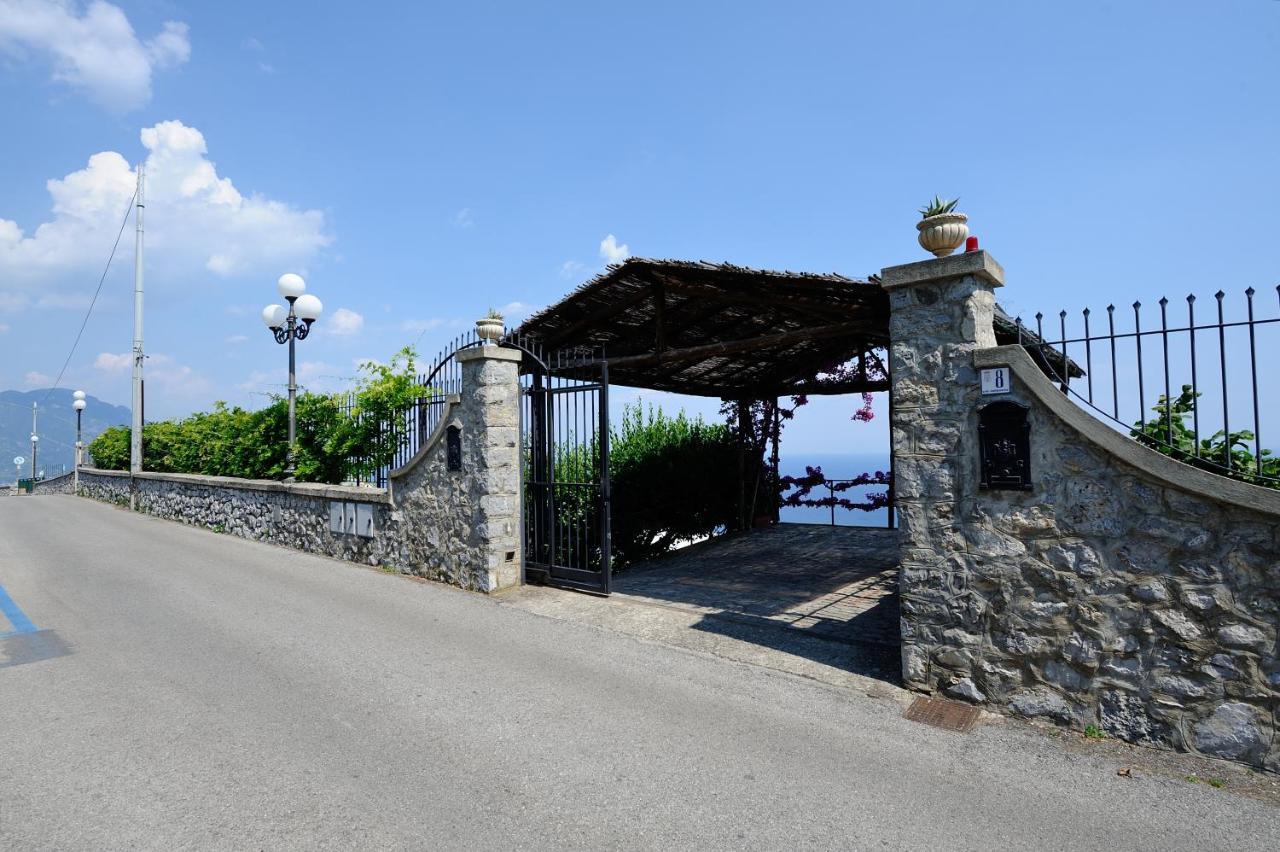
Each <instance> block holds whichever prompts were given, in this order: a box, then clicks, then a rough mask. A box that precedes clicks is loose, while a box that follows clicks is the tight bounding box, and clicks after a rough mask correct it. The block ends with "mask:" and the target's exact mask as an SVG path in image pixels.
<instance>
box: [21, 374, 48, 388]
mask: <svg viewBox="0 0 1280 852" xmlns="http://www.w3.org/2000/svg"><path fill="white" fill-rule="evenodd" d="M22 382H23V384H25V385H26V386H27V387H29V388H38V387H47V386H48V385H51V384H53V377H52V376H47V375H45V374H44V373H38V372H36V371H35V370H32V371H31V372H30V373H27V374H26V375H25V376H23V377H22Z"/></svg>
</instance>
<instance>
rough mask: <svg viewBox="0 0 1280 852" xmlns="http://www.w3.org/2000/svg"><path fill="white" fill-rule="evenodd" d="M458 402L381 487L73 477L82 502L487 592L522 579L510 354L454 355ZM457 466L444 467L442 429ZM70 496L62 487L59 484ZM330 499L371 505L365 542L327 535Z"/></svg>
mask: <svg viewBox="0 0 1280 852" xmlns="http://www.w3.org/2000/svg"><path fill="white" fill-rule="evenodd" d="M458 357H459V360H460V361H462V393H461V396H460V397H456V398H453V399H451V400H450V401H449V405H448V411H447V413H446V414H445V416H444V418H443V419H442V422H441V427H440V429H439V430H438V432H437V434H436V435H434V436H432V439H431V440H430V441H428V442H427V443H426V444H424V445H423V447H422V448H421V449H420V450H419V452H418V453H417V455H416V456H415V457H414V458H413V459H412V460H411V461H410V462H409V463H408V464H406V465H405V466H404V467H403V468H401V469H400V470H397V471H393V472H392V474H391V488H390V489H376V488H352V487H343V486H329V485H316V484H303V483H281V482H270V481H261V480H236V479H230V478H226V477H205V476H186V475H181V474H155V473H143V474H141V475H139V476H137V477H131V476H130V475H129V474H128V473H127V472H117V471H98V470H92V469H88V470H86V469H82V470H81V473H80V492H79V493H80V494H81V495H82V496H85V497H91V498H94V499H97V500H103V501H106V502H110V503H116V504H118V505H121V506H129V505H131V503H132V504H133V505H135V506H136V508H137V510H138V511H140V512H144V513H146V514H149V515H155V516H156V517H160V518H166V519H169V520H176V521H180V522H182V523H187V524H193V525H195V526H202V527H206V528H208V529H212V530H215V531H217V532H222V533H226V534H229V535H235V536H240V537H241V538H250V539H255V540H258V541H267V542H271V543H273V544H279V545H282V546H285V547H290V548H294V549H296V550H303V551H307V552H309V553H317V554H321V555H325V556H332V557H335V558H338V559H345V560H348V561H352V562H360V563H364V564H367V565H377V566H381V567H384V568H388V569H394V570H397V571H400V572H402V573H411V574H416V575H419V576H422V577H427V578H430V579H433V580H439V581H442V582H446V583H450V584H452V585H455V586H459V587H461V588H464V589H471V590H475V591H481V592H494V591H499V590H501V589H504V588H507V587H510V586H515V585H519V583H520V579H521V565H522V562H521V559H520V557H521V548H520V532H519V530H520V526H519V520H520V499H519V496H520V495H519V482H520V469H519V448H518V445H519V435H518V429H519V424H518V416H519V379H518V364H519V355H518V353H515V352H513V351H511V350H506V349H500V348H499V347H496V346H485V347H477V348H476V349H474V350H464V351H463V352H460V353H459V356H458ZM449 425H453V426H457V427H459V428H460V430H461V435H462V450H463V464H462V470H460V471H449V470H447V464H446V447H445V441H444V439H443V435H444V430H445V428H446V427H447V426H449ZM68 489H69V482H68ZM335 501H340V502H344V503H353V504H360V505H362V506H368V507H370V510H371V512H372V516H373V525H374V534H373V536H372V537H363V536H358V535H354V534H351V533H341V532H339V533H335V532H332V531H331V530H330V507H331V504H332V503H333V502H335Z"/></svg>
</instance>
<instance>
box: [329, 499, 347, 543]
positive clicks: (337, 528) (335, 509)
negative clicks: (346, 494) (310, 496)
mask: <svg viewBox="0 0 1280 852" xmlns="http://www.w3.org/2000/svg"><path fill="white" fill-rule="evenodd" d="M343 518H344V513H343V510H342V503H341V502H340V501H338V500H331V501H329V532H331V533H337V534H338V535H341V534H342V531H343V529H345V528H346V522H345V521H344V520H343Z"/></svg>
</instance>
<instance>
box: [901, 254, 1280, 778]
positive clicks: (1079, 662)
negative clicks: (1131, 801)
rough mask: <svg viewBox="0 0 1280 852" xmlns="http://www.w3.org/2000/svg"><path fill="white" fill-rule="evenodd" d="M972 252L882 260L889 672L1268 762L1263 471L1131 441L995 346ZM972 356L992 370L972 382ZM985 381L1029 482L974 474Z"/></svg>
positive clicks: (1162, 741)
mask: <svg viewBox="0 0 1280 852" xmlns="http://www.w3.org/2000/svg"><path fill="white" fill-rule="evenodd" d="M983 254H984V253H974V254H972V255H961V256H959V257H952V258H944V259H942V260H939V261H925V262H924V263H920V264H911V265H909V266H906V267H895V268H891V269H887V270H884V272H883V273H882V280H883V281H884V282H885V285H886V287H887V288H888V289H889V291H890V300H891V305H892V308H893V317H892V339H893V345H892V359H893V360H892V369H893V387H894V405H895V408H894V418H893V424H892V428H893V429H894V441H895V455H894V461H895V474H896V481H895V491H896V496H897V499H898V509H899V517H900V523H901V526H902V529H903V533H904V535H903V539H904V545H903V560H902V574H901V591H902V634H903V651H902V657H903V674H904V678H905V680H906V682H907V684H908V686H910V687H911V688H913V689H918V690H924V691H941V692H943V693H944V694H946V695H949V696H951V697H954V698H959V699H963V700H967V701H972V702H977V703H985V704H988V705H991V706H993V707H994V708H998V709H1002V710H1004V711H1006V712H1011V713H1015V714H1019V715H1023V716H1030V717H1043V718H1048V719H1052V720H1055V721H1057V722H1060V723H1063V724H1069V725H1072V726H1075V727H1083V726H1085V725H1088V724H1094V725H1097V726H1098V727H1099V728H1100V729H1101V730H1103V731H1105V732H1107V733H1108V734H1110V735H1112V736H1116V737H1120V738H1122V739H1125V740H1129V741H1133V742H1140V743H1145V744H1151V745H1159V746H1165V747H1174V748H1178V749H1184V750H1190V751H1196V752H1200V753H1203V754H1207V755H1212V756H1215V757H1223V758H1229V759H1232V760H1237V761H1242V762H1245V763H1250V764H1253V765H1256V766H1263V767H1267V768H1270V769H1272V770H1280V736H1277V713H1278V712H1280V659H1278V656H1277V623H1278V622H1280V493H1277V492H1273V491H1271V490H1269V489H1262V488H1258V487H1255V486H1250V485H1245V484H1243V483H1238V482H1234V481H1231V480H1228V479H1226V478H1224V477H1219V476H1215V475H1213V474H1209V473H1205V472H1203V471H1198V470H1195V469H1193V468H1190V467H1188V466H1186V465H1182V464H1179V463H1178V462H1175V461H1172V460H1171V459H1168V458H1166V457H1164V456H1161V455H1159V454H1157V453H1155V452H1153V451H1151V450H1148V449H1146V448H1144V447H1141V446H1140V445H1138V444H1137V443H1136V442H1134V441H1132V440H1130V439H1129V438H1127V437H1125V436H1123V435H1120V434H1118V433H1116V432H1114V431H1112V430H1111V429H1109V428H1108V427H1106V426H1104V425H1103V424H1101V423H1100V422H1098V421H1096V420H1094V419H1093V418H1092V417H1091V416H1090V415H1088V414H1086V413H1085V412H1084V411H1082V410H1081V409H1079V408H1078V407H1077V406H1076V405H1075V404H1074V403H1072V402H1070V400H1068V399H1067V398H1065V397H1064V396H1063V394H1062V393H1061V391H1060V390H1058V388H1057V387H1056V386H1055V385H1053V384H1051V383H1050V382H1049V381H1048V380H1047V379H1046V378H1045V376H1044V375H1043V374H1042V373H1041V372H1040V371H1039V370H1038V369H1037V368H1036V367H1035V365H1034V364H1033V362H1032V361H1031V359H1030V358H1029V357H1028V356H1027V355H1026V353H1025V351H1023V350H1022V349H1021V348H1020V347H1016V346H1010V347H999V348H995V347H994V335H993V334H992V330H991V306H992V304H993V293H992V288H993V287H995V286H999V285H1000V283H1001V281H1002V271H1001V270H1000V269H999V267H998V265H996V264H994V261H991V259H990V258H989V257H985V256H982V255H983ZM994 366H1008V367H1010V369H1011V373H1012V376H1013V382H1012V391H1011V393H1009V394H1007V395H1003V396H1001V397H995V398H992V397H983V396H982V395H981V394H980V390H979V387H980V386H979V371H980V370H981V369H982V368H989V367H994ZM993 399H1001V400H1010V401H1012V402H1015V403H1018V404H1020V405H1023V406H1026V407H1027V409H1028V421H1029V424H1030V457H1031V478H1032V487H1031V490H1028V491H1006V490H984V489H982V488H981V487H980V458H979V455H980V454H979V451H978V413H979V411H980V409H981V408H982V407H983V406H984V405H986V404H989V403H990V402H991V401H993Z"/></svg>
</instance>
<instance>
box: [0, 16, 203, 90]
mask: <svg viewBox="0 0 1280 852" xmlns="http://www.w3.org/2000/svg"><path fill="white" fill-rule="evenodd" d="M0 52H5V53H9V54H11V55H13V56H16V57H17V58H19V59H25V58H28V57H30V56H33V55H44V56H46V57H47V58H48V59H49V60H50V61H51V63H52V65H53V79H54V80H56V81H58V82H60V83H65V84H67V85H68V86H70V87H72V88H73V89H79V90H82V91H84V92H85V94H86V95H87V96H88V97H89V99H90V100H92V101H94V102H96V103H98V104H100V105H101V106H104V107H106V108H107V109H109V110H112V111H114V112H125V111H127V110H131V109H137V108H138V107H141V106H143V105H145V104H146V103H147V102H148V101H150V100H151V77H152V74H153V73H154V72H155V71H156V70H157V69H163V68H171V67H174V66H177V65H181V64H183V63H184V62H186V61H187V60H188V59H189V58H190V57H191V41H190V39H189V38H188V37H187V25H186V24H184V23H179V22H177V21H167V22H165V24H164V26H163V28H162V29H161V30H160V32H159V33H157V34H156V35H155V36H153V37H152V38H150V39H147V40H145V41H144V40H140V39H139V38H138V35H137V33H135V32H134V31H133V27H132V25H130V23H129V19H128V17H126V16H125V13H124V12H123V11H121V9H120V7H118V6H113V5H112V4H110V3H106V2H102V0H94V2H92V3H90V4H89V5H88V6H87V7H85V8H84V11H83V14H82V13H81V12H80V9H79V4H77V3H73V2H71V0H0Z"/></svg>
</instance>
